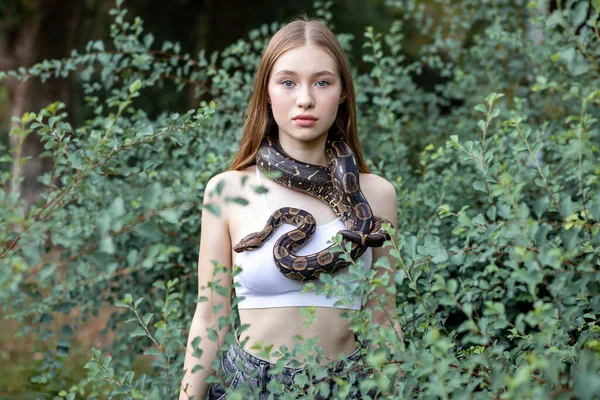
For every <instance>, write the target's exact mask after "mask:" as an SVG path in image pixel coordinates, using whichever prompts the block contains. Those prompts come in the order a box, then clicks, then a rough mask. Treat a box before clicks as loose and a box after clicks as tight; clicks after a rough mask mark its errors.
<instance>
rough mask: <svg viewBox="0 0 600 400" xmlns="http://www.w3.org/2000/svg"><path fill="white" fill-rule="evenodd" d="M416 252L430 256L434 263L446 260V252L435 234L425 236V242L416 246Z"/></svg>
mask: <svg viewBox="0 0 600 400" xmlns="http://www.w3.org/2000/svg"><path fill="white" fill-rule="evenodd" d="M417 252H418V253H419V254H421V255H424V256H429V257H432V259H431V261H432V262H434V263H443V262H446V261H448V252H447V251H446V249H445V248H444V246H443V245H442V243H441V242H440V238H439V237H437V236H431V235H427V236H425V243H424V244H423V246H418V247H417Z"/></svg>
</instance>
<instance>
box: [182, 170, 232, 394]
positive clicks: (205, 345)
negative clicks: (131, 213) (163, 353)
mask: <svg viewBox="0 0 600 400" xmlns="http://www.w3.org/2000/svg"><path fill="white" fill-rule="evenodd" d="M225 176H226V173H225V174H220V175H217V176H215V177H214V178H212V179H211V180H210V181H209V182H208V184H207V186H206V190H205V193H204V207H203V210H202V228H201V234H200V254H199V257H198V298H199V299H202V298H203V297H205V298H207V299H208V301H199V302H198V304H197V305H196V311H195V313H194V317H193V319H192V323H191V326H190V332H189V336H188V342H187V349H186V354H185V361H184V370H185V375H184V377H183V380H182V382H181V392H180V394H179V400H183V399H185V400H188V399H190V398H192V396H193V399H194V400H200V399H204V396H205V395H206V391H207V388H208V384H207V383H206V378H207V377H208V376H210V375H212V374H213V373H214V370H213V368H212V365H211V364H212V362H213V361H214V360H215V358H216V357H217V351H218V349H219V348H220V347H221V346H222V345H223V341H224V337H225V334H226V333H227V332H228V331H229V329H230V326H229V325H227V326H225V327H224V328H223V329H221V330H219V329H218V323H217V322H218V321H219V318H221V317H228V316H229V314H230V313H231V303H230V296H227V297H226V296H222V295H219V294H218V293H217V292H216V291H215V290H211V289H210V288H209V286H208V284H209V283H210V282H217V283H218V285H219V286H222V287H225V288H227V291H228V292H230V291H231V288H232V285H231V263H232V260H231V243H230V242H231V240H230V237H229V226H228V222H227V217H226V210H225V209H224V206H225V202H224V201H222V199H223V198H224V196H223V195H222V194H221V195H219V194H217V193H216V191H215V189H216V187H217V185H218V183H219V182H220V181H221V180H225ZM209 204H212V205H214V206H217V207H218V209H219V211H220V213H219V214H220V216H217V215H215V214H213V213H212V212H211V211H209V210H208V208H207V207H206V206H207V205H209ZM214 261H216V263H217V264H218V265H222V266H225V267H226V269H227V271H226V272H218V271H217V270H216V268H215V265H214V264H213V262H214ZM218 304H223V307H222V308H221V309H220V310H218V311H217V312H216V313H215V312H213V307H214V306H216V305H218ZM210 328H213V329H215V330H217V335H218V340H217V342H213V341H211V340H210V339H209V338H208V329H210ZM196 337H200V345H199V347H200V349H201V350H202V355H201V357H200V358H198V357H195V356H194V355H193V354H192V353H193V351H194V347H193V346H192V342H193V340H194V339H195V338H196ZM196 365H201V366H202V367H203V369H201V370H199V371H197V372H195V373H193V374H192V369H193V368H194V366H196Z"/></svg>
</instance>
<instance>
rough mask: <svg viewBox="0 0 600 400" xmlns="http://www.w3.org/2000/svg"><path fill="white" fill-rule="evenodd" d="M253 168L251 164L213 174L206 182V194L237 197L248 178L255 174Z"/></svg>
mask: <svg viewBox="0 0 600 400" xmlns="http://www.w3.org/2000/svg"><path fill="white" fill-rule="evenodd" d="M255 168H256V167H255V166H254V165H252V166H250V167H247V168H245V169H243V170H239V171H236V170H228V171H224V172H221V173H219V174H217V175H215V176H213V177H212V178H210V179H209V181H208V183H207V184H206V194H207V195H209V196H216V197H219V198H227V197H237V196H238V195H239V194H240V192H241V191H242V190H243V189H244V187H245V186H246V183H247V182H248V180H249V179H253V177H254V176H255V173H254V171H255Z"/></svg>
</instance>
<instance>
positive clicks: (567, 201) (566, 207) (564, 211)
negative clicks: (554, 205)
mask: <svg viewBox="0 0 600 400" xmlns="http://www.w3.org/2000/svg"><path fill="white" fill-rule="evenodd" d="M574 210H575V203H573V201H572V200H571V196H566V197H563V199H562V200H561V201H560V204H559V211H560V214H561V215H562V216H563V218H567V217H568V216H569V215H571V214H573V211H574Z"/></svg>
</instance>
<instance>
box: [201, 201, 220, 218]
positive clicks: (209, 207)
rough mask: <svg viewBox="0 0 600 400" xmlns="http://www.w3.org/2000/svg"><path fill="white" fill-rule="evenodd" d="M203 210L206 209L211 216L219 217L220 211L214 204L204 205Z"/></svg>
mask: <svg viewBox="0 0 600 400" xmlns="http://www.w3.org/2000/svg"><path fill="white" fill-rule="evenodd" d="M204 208H206V209H207V210H208V212H210V213H211V214H213V215H215V216H217V217H220V216H221V210H220V208H219V206H218V205H216V204H205V205H204Z"/></svg>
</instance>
